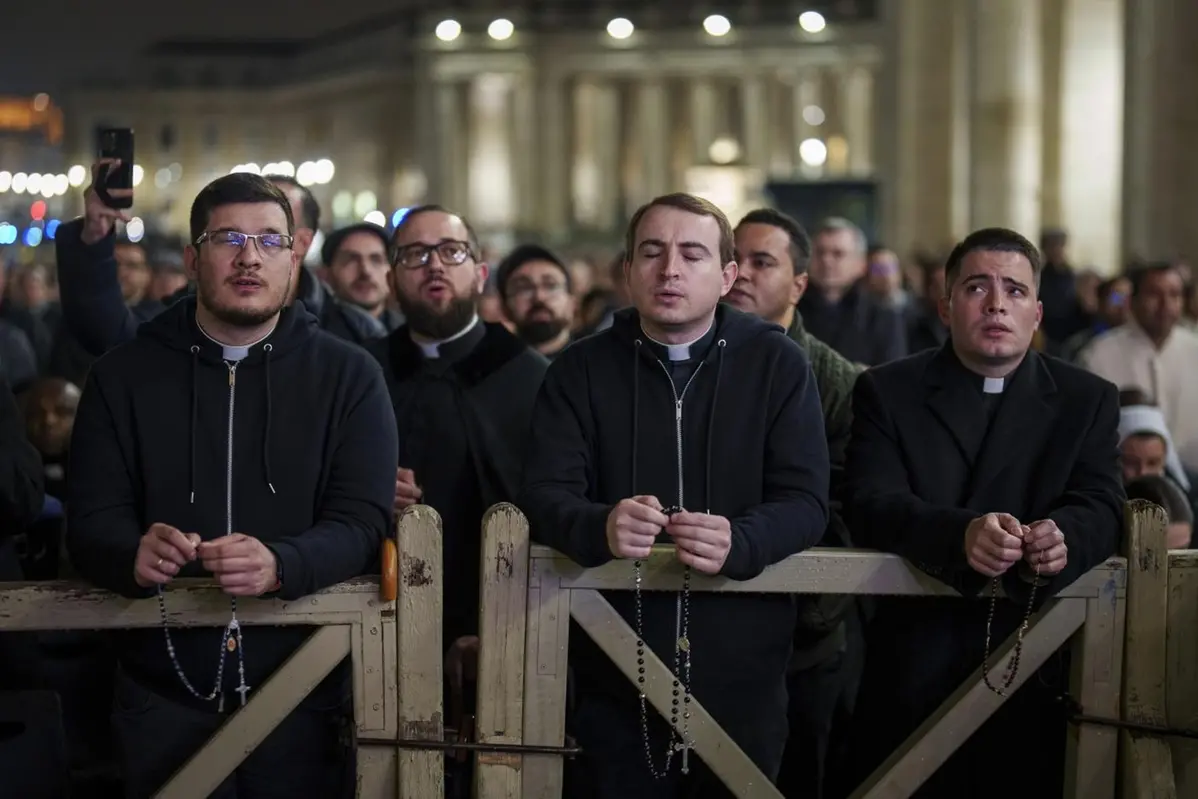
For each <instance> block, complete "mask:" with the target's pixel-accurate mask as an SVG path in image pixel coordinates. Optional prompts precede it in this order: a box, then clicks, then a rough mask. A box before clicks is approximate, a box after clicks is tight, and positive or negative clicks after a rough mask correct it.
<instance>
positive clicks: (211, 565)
mask: <svg viewBox="0 0 1198 799" xmlns="http://www.w3.org/2000/svg"><path fill="white" fill-rule="evenodd" d="M110 191H111V192H112V193H113V195H114V196H120V194H122V193H124V194H125V196H127V194H128V190H125V191H124V192H120V190H110ZM123 216H124V214H123V212H121V211H118V210H115V209H112V208H109V207H107V206H105V205H104V203H103V202H102V201H101V200H100V199H99V198H98V197H97V196H96V192H95V190H94V189H93V188H89V189H88V190H87V192H86V194H85V216H84V218H83V220H82V221H81V223H80V225H79V227H80V232H79V240H80V241H81V242H82V243H83V246H86V247H89V248H91V249H92V250H93V251H95V252H97V253H98V254H100V255H101V257H103V256H104V255H105V254H106V252H105V251H106V250H110V249H111V247H112V245H113V238H114V233H113V228H114V225H115V222H116V220H117V219H120V218H122V217H123ZM294 230H295V224H294V221H293V218H292V216H291V207H290V205H289V204H288V202H287V200H286V198H285V197H284V196H283V194H282V193H281V192H280V191H279V190H278V188H276V187H275V186H274V185H272V184H271V183H270V182H269V181H267V180H264V179H263V178H261V177H258V176H257V175H250V174H243V173H242V174H233V175H227V176H225V177H223V178H219V179H218V180H215V181H213V182H212V183H210V184H209V185H208V186H207V187H205V188H204V189H203V190H202V191H201V192H200V193H199V194H198V195H197V196H196V199H195V202H194V203H193V205H192V211H191V231H190V239H191V241H192V242H193V243H192V244H191V245H189V246H188V247H187V250H186V251H185V256H184V257H185V266H186V269H187V272H188V277H189V278H191V280H192V281H193V282H194V283H195V285H196V291H195V294H194V296H191V297H188V298H185V299H183V300H180V301H179V302H177V303H175V304H174V305H172V306H171V307H170V308H168V309H167V310H165V311H164V312H162V313H161V314H159V315H158V316H157V317H155V318H154V319H153V320H151V321H149V322H147V323H145V324H144V325H143V326H142V327H141V328H139V329H138V332H137V336H136V338H135V339H134V340H133V341H130V342H128V343H126V344H123V345H121V346H119V347H117V348H115V349H114V350H112V351H111V352H110V353H109V354H108V355H107V356H106V357H104V358H102V359H100V360H99V361H98V362H97V363H96V365H95V367H93V369H92V373H91V375H90V377H89V379H88V381H87V385H86V387H85V388H84V391H83V397H82V399H81V400H80V403H79V408H78V411H77V413H76V417H75V426H74V433H73V437H72V440H71V447H70V469H69V471H70V475H71V480H70V485H69V487H68V501H67V514H68V517H67V546H68V550H69V553H70V556H71V562H72V564H73V565H74V566H75V568H76V570H77V571H78V572H79V573H80V574H81V575H82V576H83V577H85V578H86V579H88V580H89V581H91V582H92V583H94V584H96V585H97V586H99V587H101V588H106V589H108V590H110V591H114V592H116V593H119V594H121V595H123V596H126V597H129V598H131V599H151V598H153V597H154V596H155V595H157V597H158V607H159V610H160V611H161V615H162V621H163V623H164V624H165V623H166V621H167V618H168V613H169V612H170V611H171V608H172V602H173V600H172V599H171V598H170V597H171V592H170V591H169V590H165V589H166V587H167V586H169V585H170V584H171V583H172V582H173V581H174V580H175V579H177V578H180V577H203V576H206V577H208V578H209V579H215V580H216V581H217V582H218V583H219V585H220V587H221V588H222V589H223V590H224V592H225V593H226V594H228V595H229V597H230V611H231V615H230V621H229V624H228V625H227V626H226V627H225V628H224V629H211V628H194V627H193V628H186V629H181V628H176V629H174V630H170V631H169V632H168V631H166V630H165V629H164V630H156V629H142V630H130V631H126V632H122V633H121V634H120V645H119V646H118V647H117V653H118V661H119V666H120V670H119V672H118V677H117V683H116V687H115V700H114V712H113V722H114V728H115V732H116V738H117V745H118V749H119V753H120V759H121V763H122V764H123V767H124V777H125V782H126V790H127V792H128V795H129V796H131V797H148V796H150V795H152V794H153V793H154V792H156V791H157V790H158V788H159V787H160V786H161V785H162V784H163V783H164V782H165V781H166V780H167V779H168V778H169V777H170V776H171V774H173V773H174V772H175V771H176V769H178V768H179V766H181V765H182V764H183V763H184V762H185V761H186V760H187V759H188V758H189V757H190V756H191V755H192V754H194V752H195V751H196V750H197V749H198V748H199V747H200V746H201V745H202V744H203V743H204V742H205V741H206V740H207V739H208V738H209V737H210V736H211V735H212V734H213V733H215V732H216V730H218V729H219V728H220V727H221V726H222V725H223V724H224V723H225V722H226V721H227V720H228V718H229V716H230V715H231V714H232V713H233V712H235V710H236V709H237V708H239V707H241V706H243V705H244V704H245V702H246V700H247V695H252V692H253V691H255V690H256V689H258V688H260V687H261V686H262V684H263V682H264V681H265V680H267V679H269V678H270V676H271V675H272V674H273V673H274V672H275V670H276V669H278V667H279V666H280V665H282V664H283V663H284V662H285V661H286V660H287V659H288V658H289V657H290V656H291V655H292V654H293V653H294V652H295V651H296V649H297V648H298V647H299V646H301V645H302V644H303V642H304V640H305V639H306V638H307V637H308V636H309V635H310V634H311V632H312V628H310V627H290V628H288V627H273V628H272V627H254V628H251V629H246V630H242V629H241V627H240V626H239V624H238V622H237V608H238V605H237V600H238V598H247V597H258V596H271V597H278V598H280V599H284V600H296V599H299V598H300V597H303V596H306V595H309V594H312V593H315V592H317V591H319V590H321V589H324V588H327V587H329V586H331V585H334V584H336V583H339V582H342V581H344V580H348V579H350V578H352V577H355V576H358V575H361V574H363V573H365V572H366V571H367V569H368V568H369V567H370V566H371V564H372V563H373V562H375V561H376V559H377V558H378V553H379V549H380V546H381V544H382V541H383V539H384V537H385V536H386V535H387V534H388V532H389V530H390V526H391V517H392V512H391V504H392V503H391V500H392V484H391V477H392V474H393V472H394V469H395V463H396V461H395V453H396V449H397V447H398V441H397V437H396V432H395V422H394V417H393V416H392V413H391V409H390V407H389V404H388V402H387V394H386V387H385V384H384V383H383V379H382V375H381V374H380V372H379V368H378V366H377V364H375V363H374V361H373V360H371V358H370V356H369V355H367V354H366V353H365V352H364V351H363V350H361V349H360V348H357V347H354V346H352V345H350V344H348V343H346V342H344V341H341V340H338V339H336V338H334V337H332V336H330V335H328V334H327V333H324V332H322V331H321V330H319V328H318V327H317V324H316V320H315V318H314V317H313V316H312V315H311V314H310V313H308V312H307V311H306V310H305V309H304V307H303V306H302V305H298V304H297V305H293V306H288V305H287V298H288V296H289V295H290V293H291V285H292V284H293V282H294V280H295V276H296V270H297V269H298V268H299V259H298V256H297V254H296V252H295V250H294V249H292V247H293V243H294V238H293V237H294ZM176 611H177V609H176ZM164 632H167V637H166V640H165V641H164V640H163V633H164ZM350 678H351V675H350V674H349V669H348V662H345V663H343V664H341V665H340V666H338V667H337V668H335V669H334V671H333V673H332V674H330V676H329V677H328V678H326V679H325V680H324V681H323V683H321V684H320V685H319V686H317V688H316V689H315V690H314V691H313V692H312V693H311V694H310V695H309V696H308V697H307V698H306V699H305V700H303V701H302V702H301V703H300V706H299V707H298V708H297V709H296V710H295V711H293V712H292V713H291V714H290V715H289V716H288V717H287V718H285V719H284V720H283V721H282V722H281V723H280V724H279V726H278V727H276V728H275V730H274V731H273V732H272V733H271V734H270V735H268V736H267V737H266V739H265V740H264V741H263V742H262V743H261V744H260V745H259V746H258V747H257V748H256V749H255V750H254V751H253V752H252V753H250V754H249V756H248V757H247V758H246V760H245V761H244V763H243V764H242V766H240V767H239V768H238V769H237V771H236V772H235V773H234V774H233V775H232V776H230V777H229V778H228V780H226V781H225V782H224V783H223V784H222V785H221V786H220V787H219V788H218V789H217V791H216V793H214V796H218V797H231V796H236V797H238V799H254V798H255V797H271V798H272V799H273V797H312V799H318V798H319V799H324V798H325V797H350V796H352V795H353V790H354V785H355V773H356V768H355V759H356V758H355V752H354V746H353V736H354V717H353V697H352V680H351V679H350Z"/></svg>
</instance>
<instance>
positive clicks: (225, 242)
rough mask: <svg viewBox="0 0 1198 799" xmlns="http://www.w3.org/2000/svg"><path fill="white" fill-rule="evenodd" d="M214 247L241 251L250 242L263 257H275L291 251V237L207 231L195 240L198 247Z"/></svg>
mask: <svg viewBox="0 0 1198 799" xmlns="http://www.w3.org/2000/svg"><path fill="white" fill-rule="evenodd" d="M206 241H207V242H210V243H211V244H212V245H213V246H215V247H221V248H228V249H233V250H241V249H244V248H245V245H246V244H248V243H249V242H250V241H253V242H254V243H255V244H257V245H258V250H259V251H260V252H262V254H263V255H277V254H279V253H282V252H286V251H287V250H290V249H291V243H292V241H293V239H292V237H291V236H289V235H287V234H286V233H242V232H241V231H238V230H208V231H205V232H204V234H203V235H201V236H200V237H199V238H198V239H196V240H195V246H196V247H199V246H200V245H201V244H203V243H204V242H206Z"/></svg>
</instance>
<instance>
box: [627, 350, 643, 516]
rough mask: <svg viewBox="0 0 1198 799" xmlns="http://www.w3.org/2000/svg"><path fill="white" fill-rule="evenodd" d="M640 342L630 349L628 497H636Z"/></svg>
mask: <svg viewBox="0 0 1198 799" xmlns="http://www.w3.org/2000/svg"><path fill="white" fill-rule="evenodd" d="M641 343H642V342H641V340H640V339H639V338H638V339H637V340H636V341H635V342H633V347H632V469H630V470H629V471H630V472H631V473H632V490H631V491H630V492H629V493H628V496H630V497H634V496H636V449H637V443H638V441H639V439H640V429H639V422H640V418H641V417H640V405H641V402H640V400H641V362H640V356H641Z"/></svg>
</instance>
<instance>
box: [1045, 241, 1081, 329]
mask: <svg viewBox="0 0 1198 799" xmlns="http://www.w3.org/2000/svg"><path fill="white" fill-rule="evenodd" d="M1040 252H1041V254H1042V257H1043V259H1044V271H1043V272H1042V273H1041V275H1040V301H1041V303H1043V305H1044V323H1043V325H1041V330H1042V331H1043V337H1044V347H1045V348H1047V349H1048V350H1049V351H1054V350H1055V348H1057V347H1060V346H1061V345H1063V344H1064V343H1065V342H1066V341H1068V340H1069V337H1070V336H1072V335H1074V334H1075V333H1078V332H1079V331H1082V330H1085V329H1086V327H1087V326H1088V325H1089V324H1090V319H1089V317H1088V316H1087V314H1086V311H1085V309H1084V308H1083V307H1082V305H1081V302H1080V301H1079V299H1078V290H1077V278H1076V276H1075V274H1074V271H1073V267H1072V266H1071V265H1070V263H1069V234H1068V233H1067V232H1066V231H1065V230H1063V229H1061V228H1046V229H1045V230H1043V231H1042V232H1041V233H1040Z"/></svg>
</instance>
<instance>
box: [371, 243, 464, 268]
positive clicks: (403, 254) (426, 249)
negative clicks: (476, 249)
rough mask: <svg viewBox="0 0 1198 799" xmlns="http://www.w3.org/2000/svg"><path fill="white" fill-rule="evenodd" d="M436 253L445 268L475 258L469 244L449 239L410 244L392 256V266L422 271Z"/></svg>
mask: <svg viewBox="0 0 1198 799" xmlns="http://www.w3.org/2000/svg"><path fill="white" fill-rule="evenodd" d="M434 252H435V253H436V254H437V258H438V260H440V261H441V263H442V265H444V266H457V265H459V264H463V263H465V262H466V259H467V258H471V257H473V256H474V253H473V252H471V250H470V243H469V242H466V241H455V240H453V239H447V240H445V241H441V242H438V243H436V244H409V245H408V246H406V247H400V248H399V249H397V250H396V251H395V254H394V255H393V256H392V258H391V264H392V265H393V266H402V267H403V268H404V269H420V268H421V267H423V266H427V265H428V262H429V258H430V257H432V254H433V253H434Z"/></svg>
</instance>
